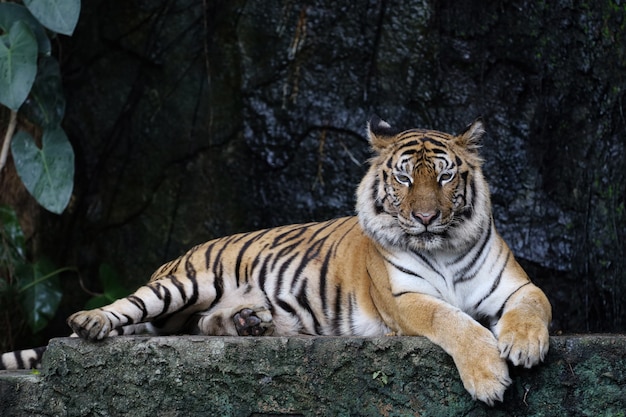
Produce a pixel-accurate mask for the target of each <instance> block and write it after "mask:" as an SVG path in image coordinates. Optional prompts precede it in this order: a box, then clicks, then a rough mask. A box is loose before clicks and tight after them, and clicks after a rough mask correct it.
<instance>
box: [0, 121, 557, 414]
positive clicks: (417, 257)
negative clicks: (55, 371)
mask: <svg viewBox="0 0 626 417" xmlns="http://www.w3.org/2000/svg"><path fill="white" fill-rule="evenodd" d="M483 133H484V130H483V125H482V123H481V122H480V121H476V122H474V123H473V124H472V125H471V126H469V127H468V128H467V129H466V130H465V131H464V132H463V133H462V134H460V135H458V136H454V135H450V134H447V133H442V132H438V131H433V130H422V129H410V130H403V131H401V130H397V129H394V128H392V127H391V126H390V125H389V124H388V123H386V122H384V121H382V120H380V119H379V118H377V117H373V118H372V119H371V120H370V122H369V123H368V128H367V134H368V137H369V140H370V143H371V146H372V149H373V153H374V156H373V158H372V159H371V160H370V161H369V164H370V168H369V170H368V172H367V174H366V175H365V177H364V178H363V180H362V182H361V184H360V186H359V187H358V190H357V204H356V211H357V216H352V217H344V218H340V219H335V220H330V221H326V222H321V223H308V224H298V225H290V226H282V227H277V228H273V229H266V230H260V231H256V232H251V233H242V234H237V235H233V236H227V237H223V238H220V239H215V240H211V241H209V242H207V243H204V244H201V245H198V246H196V247H194V248H192V249H191V250H190V251H189V252H187V253H186V254H184V255H183V256H181V257H180V258H178V259H176V260H174V261H171V262H169V263H167V264H165V265H163V266H162V267H161V268H159V269H158V270H157V271H156V272H155V273H154V274H153V275H152V278H151V279H150V281H149V282H148V283H147V284H146V285H145V286H143V287H141V288H139V289H138V290H137V291H136V292H135V293H134V294H132V295H130V296H128V297H126V298H123V299H120V300H117V301H115V302H114V303H112V304H110V305H108V306H106V307H102V308H99V309H95V310H90V311H81V312H78V313H75V314H73V315H72V316H71V317H69V319H68V324H69V325H70V326H71V327H72V329H73V330H74V332H75V333H76V334H77V335H78V336H80V337H82V338H85V339H87V340H100V339H103V338H106V337H109V336H113V335H121V334H133V333H140V332H147V333H151V334H180V333H191V334H203V335H253V336H261V335H275V336H290V335H298V334H307V335H338V336H341V335H346V336H382V335H386V334H390V333H395V334H397V335H415V336H426V337H427V338H428V339H430V340H431V341H432V342H434V343H436V344H437V345H439V346H441V347H442V348H443V349H444V350H445V351H446V352H447V353H448V354H450V355H451V356H452V358H453V360H454V362H455V364H456V366H457V368H458V371H459V374H460V376H461V380H462V382H463V384H464V386H465V388H466V389H467V391H468V392H469V393H470V394H471V395H472V397H473V398H475V399H479V400H481V401H484V402H485V403H487V404H490V405H491V404H493V402H494V401H496V400H497V401H502V398H503V394H504V392H505V390H506V388H507V387H508V385H509V384H510V383H511V379H510V378H509V373H508V365H507V360H508V361H510V362H511V363H512V364H513V365H522V366H525V367H531V366H533V365H536V364H537V363H539V362H540V361H542V360H543V359H544V357H545V355H546V353H547V351H548V344H549V337H548V324H549V322H550V320H551V307H550V303H549V302H548V300H547V298H546V296H545V295H544V294H543V293H542V292H541V290H539V289H538V288H537V287H536V286H535V285H533V284H532V283H531V281H530V280H529V278H528V276H527V275H526V274H525V272H524V271H523V270H522V268H521V267H520V266H519V264H518V263H517V262H516V261H515V258H514V257H513V254H512V253H511V251H510V250H509V248H508V246H507V245H506V243H505V242H504V241H503V240H502V238H501V237H500V236H499V235H498V233H497V232H496V229H495V226H494V222H493V219H492V215H491V204H490V197H489V190H488V186H487V183H486V181H485V179H484V178H483V174H482V171H481V164H482V159H481V157H480V155H479V153H478V148H479V142H480V139H481V136H482V135H483ZM478 320H480V321H481V322H483V323H485V322H486V323H488V325H489V328H486V327H484V326H483V325H481V324H479V322H478ZM5 359H6V358H5V357H3V361H5ZM0 365H2V363H0Z"/></svg>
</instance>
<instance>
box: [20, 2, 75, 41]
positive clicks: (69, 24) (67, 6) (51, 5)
mask: <svg viewBox="0 0 626 417" xmlns="http://www.w3.org/2000/svg"><path fill="white" fill-rule="evenodd" d="M24 4H25V5H26V7H28V10H30V12H31V13H32V14H33V16H35V17H36V18H37V20H39V22H41V24H42V25H44V26H45V27H47V28H48V29H50V30H52V31H54V32H57V33H62V34H64V35H71V34H72V33H73V32H74V28H75V27H76V23H77V22H78V17H79V16H80V0H24Z"/></svg>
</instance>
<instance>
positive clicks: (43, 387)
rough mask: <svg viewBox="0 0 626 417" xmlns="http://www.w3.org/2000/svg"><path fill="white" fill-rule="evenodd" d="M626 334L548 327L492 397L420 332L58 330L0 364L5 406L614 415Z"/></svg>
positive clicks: (12, 412) (622, 394) (17, 413)
mask: <svg viewBox="0 0 626 417" xmlns="http://www.w3.org/2000/svg"><path fill="white" fill-rule="evenodd" d="M625 369H626V338H625V337H623V336H581V337H553V338H552V339H551V348H550V352H549V354H548V356H547V358H546V361H545V362H544V363H543V364H542V365H540V366H538V367H536V368H533V369H532V370H525V369H517V368H516V369H512V370H511V374H512V378H513V384H512V385H511V386H510V387H509V389H508V390H507V392H506V394H505V397H504V401H503V402H502V403H497V404H496V405H495V406H494V407H493V408H491V407H488V406H486V405H484V404H482V403H480V402H475V401H473V400H472V399H471V397H470V396H469V394H468V393H467V392H466V391H465V389H464V388H463V385H462V383H461V382H460V379H459V376H458V373H457V371H456V368H455V367H454V363H453V361H452V359H451V358H450V357H449V356H448V355H446V354H445V353H444V352H443V351H442V350H441V349H440V348H439V347H437V346H435V345H433V344H432V343H430V342H428V341H427V340H426V339H424V338H419V337H385V338H373V339H370V338H333V337H289V338H286V337H276V338H274V337H265V338H263V337H261V338H257V337H240V338H237V337H235V338H232V337H197V336H194V337H155V338H147V337H117V338H111V339H108V340H106V341H104V342H102V343H97V344H93V343H88V342H84V341H81V340H79V339H76V338H73V339H69V338H68V339H55V340H53V341H52V342H51V344H50V348H49V350H48V352H47V353H46V356H45V360H44V366H43V369H42V372H41V374H40V375H37V376H33V375H28V374H15V373H14V374H8V373H3V372H0V398H2V401H1V402H0V415H2V416H7V417H8V416H13V417H21V416H29V417H31V416H52V415H70V416H96V415H97V416H118V415H132V416H134V417H143V416H151V417H152V416H170V415H186V416H207V415H215V416H217V415H219V416H246V417H247V416H269V415H272V416H278V415H285V416H323V415H327V416H343V415H358V416H367V415H371V416H379V415H389V416H414V415H427V416H454V415H470V416H511V415H516V416H531V415H532V416H566V415H567V416H591V415H593V416H597V415H604V416H619V415H622V414H623V411H624V409H626V373H625V372H624V370H625Z"/></svg>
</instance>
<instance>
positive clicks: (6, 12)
mask: <svg viewBox="0 0 626 417" xmlns="http://www.w3.org/2000/svg"><path fill="white" fill-rule="evenodd" d="M19 20H21V21H23V22H24V23H26V24H28V27H30V30H32V31H33V33H34V34H35V38H37V45H38V47H39V53H40V54H42V55H45V56H48V55H50V53H51V51H52V47H51V46H50V39H48V34H47V33H46V30H45V29H44V27H43V26H41V24H40V23H39V22H38V21H37V19H35V17H34V16H33V15H32V14H30V12H29V11H28V9H27V8H26V7H24V6H22V5H21V4H15V3H0V33H1V32H5V33H8V32H9V29H11V26H13V23H15V22H17V21H19Z"/></svg>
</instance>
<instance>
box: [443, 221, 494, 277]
mask: <svg viewBox="0 0 626 417" xmlns="http://www.w3.org/2000/svg"><path fill="white" fill-rule="evenodd" d="M492 229H493V227H491V225H490V227H489V228H487V230H486V233H482V235H483V236H484V240H483V242H482V244H481V245H480V249H479V250H478V251H477V252H476V253H475V254H474V257H473V258H472V260H471V261H469V262H468V263H467V265H465V267H464V268H463V269H461V270H460V271H459V272H458V273H457V274H456V277H455V279H454V284H453V285H455V286H456V284H458V283H460V282H466V281H471V280H472V279H474V278H475V277H476V274H477V273H478V271H479V270H480V268H482V266H483V265H484V263H485V261H486V259H487V256H485V258H484V259H483V260H482V262H481V263H480V265H478V264H477V262H478V259H479V258H480V257H481V256H482V254H483V252H484V250H485V246H486V245H487V242H489V240H490V239H491V233H492ZM465 255H468V253H466V254H464V256H465ZM457 259H458V260H459V261H460V260H461V258H457ZM497 259H498V258H496V260H497ZM455 261H456V259H455ZM455 263H456V262H455ZM471 269H475V270H474V272H473V273H472V274H470V275H467V273H468V272H469V271H470V270H471Z"/></svg>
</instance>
